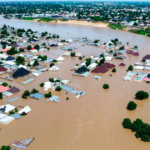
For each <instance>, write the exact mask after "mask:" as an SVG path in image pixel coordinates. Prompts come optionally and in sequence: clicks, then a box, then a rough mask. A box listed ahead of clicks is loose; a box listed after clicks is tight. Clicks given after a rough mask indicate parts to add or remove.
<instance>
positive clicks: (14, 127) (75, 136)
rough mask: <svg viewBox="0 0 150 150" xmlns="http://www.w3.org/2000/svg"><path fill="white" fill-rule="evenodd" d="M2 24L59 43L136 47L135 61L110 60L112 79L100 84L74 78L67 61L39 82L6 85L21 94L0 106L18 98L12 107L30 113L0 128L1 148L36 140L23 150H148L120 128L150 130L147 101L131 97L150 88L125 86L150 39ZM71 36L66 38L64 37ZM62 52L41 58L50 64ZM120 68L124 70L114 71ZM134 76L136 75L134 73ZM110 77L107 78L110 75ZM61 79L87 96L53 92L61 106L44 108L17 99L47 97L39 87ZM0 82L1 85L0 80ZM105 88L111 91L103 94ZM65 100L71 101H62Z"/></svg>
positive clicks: (85, 50) (93, 50) (87, 50)
mask: <svg viewBox="0 0 150 150" xmlns="http://www.w3.org/2000/svg"><path fill="white" fill-rule="evenodd" d="M0 24H1V25H2V24H6V25H10V26H13V27H16V28H25V29H29V28H30V29H33V30H37V31H40V32H42V31H48V32H50V33H52V34H53V33H56V34H59V35H60V38H61V39H68V38H75V37H76V38H78V37H88V38H89V39H101V40H103V41H109V40H111V39H114V38H118V39H119V40H120V41H122V42H123V43H127V42H129V44H130V45H137V46H138V47H139V53H140V56H139V57H128V58H127V59H125V60H123V61H121V60H112V61H111V63H113V64H115V65H116V70H117V72H116V73H112V72H111V71H109V72H108V73H105V74H100V76H101V79H99V80H95V79H94V78H93V76H94V75H95V74H90V75H89V76H87V77H85V78H84V77H76V76H72V73H73V72H71V71H70V69H71V68H72V67H73V66H74V65H75V64H77V63H78V64H79V63H80V60H78V59H77V58H65V61H64V62H62V63H61V62H58V63H57V64H56V66H58V67H60V71H58V72H50V71H49V72H45V73H43V74H42V75H41V76H39V77H37V78H36V79H35V81H33V82H31V83H30V84H28V85H26V86H23V85H21V84H20V83H15V82H8V83H9V84H10V85H14V86H17V87H19V88H20V90H21V92H20V93H18V94H16V95H14V96H11V97H9V98H5V99H4V100H0V105H2V104H6V103H7V100H9V99H12V98H13V97H18V98H19V100H16V101H14V102H12V103H11V104H12V105H14V106H20V105H21V106H26V105H29V106H30V108H31V109H32V111H31V112H30V113H29V114H28V115H27V116H25V117H22V118H21V119H19V120H15V121H13V122H12V123H10V124H8V125H6V126H0V127H1V128H2V130H0V145H8V144H10V143H11V142H13V141H15V140H23V139H26V138H30V137H34V138H35V140H34V141H33V142H32V143H31V144H30V146H29V147H27V150H41V149H42V150H120V149H121V150H149V148H150V143H145V142H142V141H140V139H136V137H135V136H134V133H132V132H131V131H129V130H126V129H124V128H123V127H122V121H123V119H124V118H130V119H131V120H132V121H133V120H135V119H137V118H140V119H142V120H143V122H146V123H149V124H150V119H149V116H148V114H149V108H150V101H149V100H150V99H148V100H144V101H136V100H134V96H135V93H136V92H137V91H139V90H145V91H147V92H149V93H150V84H146V83H145V82H140V83H138V82H134V81H130V82H128V81H123V78H124V76H125V75H126V70H127V68H128V66H129V65H134V63H135V62H136V61H139V60H141V59H142V57H143V56H144V55H145V54H150V50H149V48H150V38H147V37H144V36H141V35H136V34H132V33H128V32H123V31H115V30H112V29H109V28H98V27H90V26H77V25H64V24H50V23H35V22H28V21H19V20H4V19H3V18H2V17H0ZM68 33H69V34H68ZM76 51H79V52H81V53H82V54H83V55H86V56H87V57H88V56H90V55H91V54H92V55H98V54H99V53H102V52H106V50H104V49H101V48H100V47H92V46H91V47H90V46H80V47H79V49H77V50H76ZM63 53H64V51H63V50H60V49H59V48H56V49H51V50H50V51H47V52H41V55H47V56H48V57H50V58H57V57H59V55H60V54H63ZM121 62H123V63H125V64H126V66H125V67H119V66H118V65H119V64H120V63H121ZM135 71H138V70H135ZM110 74H112V76H111V77H110V76H109V75H110ZM51 77H54V78H62V79H67V80H71V82H70V83H69V84H68V85H69V86H72V87H74V88H75V89H77V90H81V91H85V92H86V94H85V95H84V96H82V97H80V98H79V99H77V98H75V95H73V94H71V93H68V94H66V92H65V91H64V90H62V91H61V92H54V91H52V95H57V96H59V98H60V102H59V103H52V102H48V103H45V101H46V99H42V100H39V101H38V100H34V99H30V98H28V99H26V100H23V99H21V95H22V93H23V92H24V90H26V89H28V90H32V88H36V89H38V90H39V92H41V93H45V91H44V90H43V88H41V87H40V86H39V85H40V83H41V82H45V81H47V80H48V79H49V78H51ZM0 81H1V82H2V81H3V80H2V79H1V80H0ZM104 83H108V84H109V86H110V89H109V90H104V89H103V88H102V86H103V84H104ZM66 97H69V100H66ZM131 100H132V101H136V103H137V109H136V110H135V111H133V112H130V111H128V110H127V109H126V106H127V104H128V102H129V101H131Z"/></svg>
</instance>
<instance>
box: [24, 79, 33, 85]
mask: <svg viewBox="0 0 150 150" xmlns="http://www.w3.org/2000/svg"><path fill="white" fill-rule="evenodd" d="M32 81H34V79H29V80H27V81H25V82H22V84H28V83H30V82H32Z"/></svg>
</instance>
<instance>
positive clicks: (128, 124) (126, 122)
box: [122, 118, 132, 129]
mask: <svg viewBox="0 0 150 150" xmlns="http://www.w3.org/2000/svg"><path fill="white" fill-rule="evenodd" d="M122 125H123V127H124V128H127V129H131V128H132V122H131V120H130V119H129V118H125V119H124V120H123V123H122Z"/></svg>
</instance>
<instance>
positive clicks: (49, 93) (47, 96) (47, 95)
mask: <svg viewBox="0 0 150 150" xmlns="http://www.w3.org/2000/svg"><path fill="white" fill-rule="evenodd" d="M44 96H45V98H49V97H51V96H52V94H51V92H48V93H47V94H44Z"/></svg>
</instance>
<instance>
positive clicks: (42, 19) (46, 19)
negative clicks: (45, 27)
mask: <svg viewBox="0 0 150 150" xmlns="http://www.w3.org/2000/svg"><path fill="white" fill-rule="evenodd" d="M55 20H56V19H52V18H41V19H40V20H38V22H41V21H43V22H50V21H55Z"/></svg>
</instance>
